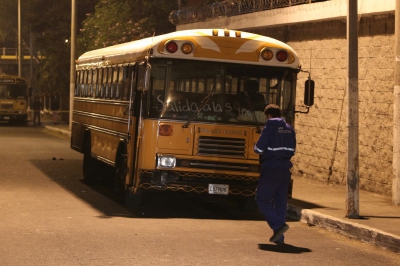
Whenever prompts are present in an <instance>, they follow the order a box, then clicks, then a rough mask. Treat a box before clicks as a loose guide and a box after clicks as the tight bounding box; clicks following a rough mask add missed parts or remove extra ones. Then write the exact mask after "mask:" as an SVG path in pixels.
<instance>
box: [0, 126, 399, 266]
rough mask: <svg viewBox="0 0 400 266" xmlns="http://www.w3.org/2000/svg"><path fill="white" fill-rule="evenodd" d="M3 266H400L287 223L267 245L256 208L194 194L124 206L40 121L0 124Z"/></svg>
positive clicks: (376, 252)
mask: <svg viewBox="0 0 400 266" xmlns="http://www.w3.org/2000/svg"><path fill="white" fill-rule="evenodd" d="M0 143H1V152H0V160H1V169H0V212H1V213H0V215H1V217H2V222H1V225H0V241H1V243H2V245H1V246H0V254H1V256H0V264H1V265H13V266H14V265H400V258H399V256H398V255H397V254H395V253H393V252H389V251H384V250H382V249H379V248H376V247H374V246H371V245H368V244H363V243H361V242H359V241H355V240H351V239H348V238H346V237H343V236H340V235H338V234H335V233H332V232H329V231H327V230H324V229H321V228H318V227H309V226H308V225H307V224H304V223H301V222H298V221H288V224H289V226H290V230H289V231H288V232H287V233H286V243H287V244H286V245H283V246H277V245H275V244H272V243H269V237H270V234H271V232H270V229H269V228H268V226H267V225H266V223H265V221H263V219H262V217H261V216H260V214H259V212H258V211H243V210H241V209H239V208H238V206H237V205H236V204H234V203H232V202H228V201H217V200H212V199H210V198H203V197H200V196H198V195H193V194H183V193H182V194H181V193H178V194H174V193H171V192H168V193H165V192H164V193H160V192H152V193H145V194H144V197H143V201H142V205H141V206H140V207H138V208H137V209H134V210H130V209H129V210H128V209H126V208H124V207H123V206H122V205H121V204H120V203H119V201H118V198H117V197H116V196H115V195H114V194H113V192H111V191H108V190H107V189H105V188H102V187H101V186H96V187H88V186H87V185H86V184H84V183H83V181H82V155H81V154H80V153H77V152H76V151H73V150H71V149H70V147H69V145H70V144H69V143H70V140H69V138H68V137H65V136H62V135H60V134H57V133H52V132H50V131H47V130H46V129H45V128H44V127H32V126H9V125H8V124H1V125H0Z"/></svg>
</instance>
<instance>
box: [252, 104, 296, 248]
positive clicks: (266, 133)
mask: <svg viewBox="0 0 400 266" xmlns="http://www.w3.org/2000/svg"><path fill="white" fill-rule="evenodd" d="M264 113H265V115H266V119H267V122H266V123H265V126H264V128H263V130H262V132H261V135H260V138H259V139H258V141H257V143H256V144H255V145H254V151H255V152H256V153H257V154H260V160H261V161H262V164H261V173H260V178H259V179H258V183H257V189H256V202H257V205H258V208H259V209H260V211H261V213H262V214H263V215H264V217H265V220H266V221H267V223H268V225H269V227H270V228H271V229H272V230H273V235H272V237H271V238H270V242H273V243H275V244H278V245H279V244H284V243H285V241H284V239H285V237H284V233H285V232H286V231H287V230H288V229H289V226H288V225H287V224H286V209H287V196H288V188H289V184H290V180H291V172H290V168H291V167H292V166H293V165H292V163H291V161H290V159H291V158H292V156H293V155H294V153H295V149H296V134H295V131H294V129H293V128H292V126H290V125H289V124H288V123H286V121H285V120H284V119H283V118H281V110H280V108H279V106H278V105H276V104H269V105H267V106H266V107H265V110H264Z"/></svg>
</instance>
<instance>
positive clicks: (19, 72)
mask: <svg viewBox="0 0 400 266" xmlns="http://www.w3.org/2000/svg"><path fill="white" fill-rule="evenodd" d="M22 57H23V55H22V37H21V0H18V76H19V77H22Z"/></svg>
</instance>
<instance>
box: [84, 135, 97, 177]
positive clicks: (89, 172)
mask: <svg viewBox="0 0 400 266" xmlns="http://www.w3.org/2000/svg"><path fill="white" fill-rule="evenodd" d="M95 161H96V160H95V159H94V158H93V157H92V155H91V146H90V140H87V141H86V142H85V149H84V153H83V182H85V184H87V185H94V184H95V183H96V176H95V170H94V168H95V164H96V162H95Z"/></svg>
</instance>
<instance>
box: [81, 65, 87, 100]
mask: <svg viewBox="0 0 400 266" xmlns="http://www.w3.org/2000/svg"><path fill="white" fill-rule="evenodd" d="M85 74H86V71H85V70H82V71H81V81H80V84H81V93H80V96H81V97H85V76H86V75H85Z"/></svg>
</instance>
